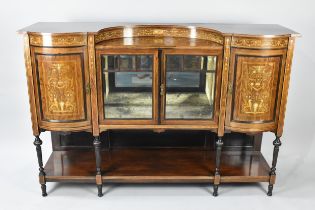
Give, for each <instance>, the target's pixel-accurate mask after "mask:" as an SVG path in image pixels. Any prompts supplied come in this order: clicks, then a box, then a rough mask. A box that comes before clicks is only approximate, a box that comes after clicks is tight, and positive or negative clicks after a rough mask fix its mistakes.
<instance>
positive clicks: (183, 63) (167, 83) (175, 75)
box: [161, 50, 218, 123]
mask: <svg viewBox="0 0 315 210" xmlns="http://www.w3.org/2000/svg"><path fill="white" fill-rule="evenodd" d="M163 60H164V61H163V64H164V66H163V67H164V68H163V69H164V72H163V74H164V76H163V77H162V85H161V87H162V88H161V89H162V90H163V93H162V95H163V97H162V101H163V105H162V112H163V113H162V120H164V121H165V122H166V121H169V122H170V121H176V123H179V120H181V121H182V122H184V121H190V122H191V120H200V121H205V122H206V123H207V122H208V123H210V121H211V120H213V118H214V111H215V96H216V93H215V92H216V91H215V87H216V78H217V77H216V74H217V66H218V54H214V53H213V52H212V53H211V52H204V51H200V53H199V52H198V51H191V52H187V51H180V50H173V51H170V52H168V51H165V52H164V53H163Z"/></svg>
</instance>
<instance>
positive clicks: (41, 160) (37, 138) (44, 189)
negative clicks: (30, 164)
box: [34, 136, 47, 197]
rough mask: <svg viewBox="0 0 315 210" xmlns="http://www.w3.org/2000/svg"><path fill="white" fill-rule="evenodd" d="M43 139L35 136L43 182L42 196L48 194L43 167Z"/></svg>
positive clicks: (40, 179)
mask: <svg viewBox="0 0 315 210" xmlns="http://www.w3.org/2000/svg"><path fill="white" fill-rule="evenodd" d="M42 143H43V142H42V140H41V139H40V138H39V136H35V141H34V145H35V146H36V152H37V159H38V165H39V183H40V184H41V188H42V196H44V197H45V196H47V192H46V181H45V175H46V174H45V171H44V167H43V157H42V149H41V145H42Z"/></svg>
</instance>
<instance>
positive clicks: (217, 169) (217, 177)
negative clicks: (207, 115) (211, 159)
mask: <svg viewBox="0 0 315 210" xmlns="http://www.w3.org/2000/svg"><path fill="white" fill-rule="evenodd" d="M222 146H223V140H222V136H219V137H218V140H217V142H216V158H215V173H214V182H213V196H218V188H219V184H220V179H221V177H220V164H221V151H222Z"/></svg>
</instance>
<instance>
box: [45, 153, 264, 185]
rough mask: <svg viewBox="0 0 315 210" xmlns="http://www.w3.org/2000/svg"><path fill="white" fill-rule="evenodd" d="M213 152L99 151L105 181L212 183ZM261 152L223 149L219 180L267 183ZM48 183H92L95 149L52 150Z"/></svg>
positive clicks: (48, 166) (93, 179)
mask: <svg viewBox="0 0 315 210" xmlns="http://www.w3.org/2000/svg"><path fill="white" fill-rule="evenodd" d="M214 169H215V152H214V151H206V150H199V149H198V150H197V149H116V150H111V151H102V172H103V176H102V179H103V182H104V183H115V182H117V183H185V182H187V183H203V182H204V183H212V182H213V180H214ZM269 171H270V167H269V166H268V164H267V162H266V160H265V158H264V157H263V155H262V154H261V152H257V151H255V152H253V151H250V152H245V151H244V152H239V151H238V152H235V151H226V152H222V156H221V182H268V181H269ZM45 172H46V181H47V182H62V181H65V182H92V183H94V182H95V155H94V151H82V150H81V151H78V150H73V151H54V152H53V153H52V154H51V156H50V158H49V160H48V162H47V163H46V166H45Z"/></svg>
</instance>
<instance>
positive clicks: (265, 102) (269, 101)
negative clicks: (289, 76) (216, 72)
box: [232, 56, 281, 122]
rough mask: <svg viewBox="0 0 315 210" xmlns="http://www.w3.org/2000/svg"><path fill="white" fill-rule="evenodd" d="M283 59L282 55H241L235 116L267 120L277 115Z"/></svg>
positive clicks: (237, 65)
mask: <svg viewBox="0 0 315 210" xmlns="http://www.w3.org/2000/svg"><path fill="white" fill-rule="evenodd" d="M280 61H281V57H280V56H275V57H266V58H265V57H251V56H249V57H248V56H238V58H237V60H236V72H235V73H236V77H235V91H234V107H233V117H232V119H233V120H235V121H259V122H267V121H273V120H274V119H275V104H276V100H277V97H276V93H277V88H278V80H279V70H280Z"/></svg>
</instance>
